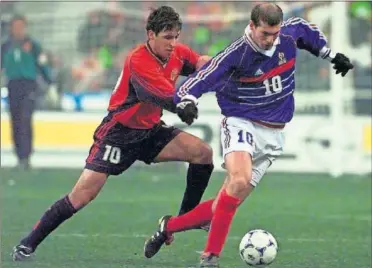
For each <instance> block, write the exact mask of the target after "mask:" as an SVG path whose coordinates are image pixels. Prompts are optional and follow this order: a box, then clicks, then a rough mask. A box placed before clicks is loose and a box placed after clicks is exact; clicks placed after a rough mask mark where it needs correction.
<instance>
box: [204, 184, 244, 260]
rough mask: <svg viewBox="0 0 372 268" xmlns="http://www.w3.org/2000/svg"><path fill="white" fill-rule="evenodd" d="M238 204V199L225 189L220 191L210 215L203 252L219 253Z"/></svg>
mask: <svg viewBox="0 0 372 268" xmlns="http://www.w3.org/2000/svg"><path fill="white" fill-rule="evenodd" d="M239 204H240V199H238V198H236V197H233V196H231V195H228V194H227V193H226V190H223V191H222V192H221V195H220V197H219V199H218V201H217V206H216V210H215V212H214V214H213V217H212V223H211V229H210V231H209V235H208V240H207V245H206V247H205V249H204V253H211V254H214V255H217V256H219V255H220V253H221V251H222V248H223V246H224V244H225V241H226V238H227V234H228V233H229V230H230V226H231V222H232V219H233V217H234V215H235V212H236V209H237V208H238V205H239Z"/></svg>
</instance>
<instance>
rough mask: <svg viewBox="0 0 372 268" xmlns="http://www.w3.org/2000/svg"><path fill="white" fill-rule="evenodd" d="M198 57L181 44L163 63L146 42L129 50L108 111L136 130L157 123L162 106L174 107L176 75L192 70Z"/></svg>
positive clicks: (189, 72)
mask: <svg viewBox="0 0 372 268" xmlns="http://www.w3.org/2000/svg"><path fill="white" fill-rule="evenodd" d="M198 58H199V54H197V53H196V52H194V51H193V50H192V49H191V48H189V47H188V46H186V45H183V44H177V45H176V47H175V49H174V50H173V52H172V54H171V56H170V57H169V59H168V61H167V62H166V63H163V62H162V61H161V60H160V59H159V58H158V57H157V56H156V55H155V54H154V53H153V52H152V51H151V48H150V47H149V46H148V45H147V44H143V45H139V46H138V47H137V48H135V49H134V50H132V51H131V52H130V53H129V55H128V56H127V57H126V60H125V63H124V68H123V70H122V72H121V74H120V77H119V79H118V82H117V84H116V86H115V89H114V91H113V93H112V96H111V99H110V104H109V108H108V110H109V111H110V112H112V113H113V118H114V120H115V121H117V122H120V123H121V124H123V125H125V126H127V127H130V128H136V129H149V128H152V127H153V126H154V125H155V124H158V123H159V122H160V117H161V114H162V109H163V108H165V109H167V105H168V106H170V105H171V106H174V107H175V105H174V103H173V95H174V94H175V83H176V80H177V78H178V76H179V75H184V76H187V75H190V74H191V73H193V72H194V71H195V69H196V63H197V61H198ZM171 109H173V108H170V109H169V110H171Z"/></svg>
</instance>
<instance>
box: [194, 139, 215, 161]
mask: <svg viewBox="0 0 372 268" xmlns="http://www.w3.org/2000/svg"><path fill="white" fill-rule="evenodd" d="M191 162H192V163H195V164H211V163H212V162H213V150H212V148H211V147H210V146H209V145H208V144H207V143H201V144H200V145H199V146H197V149H196V150H195V153H194V154H193V157H192V159H191Z"/></svg>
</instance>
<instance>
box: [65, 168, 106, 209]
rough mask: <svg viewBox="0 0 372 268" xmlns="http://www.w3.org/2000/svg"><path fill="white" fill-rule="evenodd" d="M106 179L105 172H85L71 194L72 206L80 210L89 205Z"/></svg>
mask: <svg viewBox="0 0 372 268" xmlns="http://www.w3.org/2000/svg"><path fill="white" fill-rule="evenodd" d="M106 179H107V177H106V175H104V174H96V173H89V172H88V173H83V174H82V175H81V177H80V179H79V181H78V182H77V184H76V185H75V187H74V188H73V189H72V191H71V193H70V194H69V198H70V201H71V204H72V206H73V207H74V208H75V209H76V210H79V209H81V208H83V207H84V206H86V205H88V204H89V203H90V202H91V201H93V200H94V199H95V198H96V197H97V195H98V193H99V192H100V190H101V189H102V187H103V185H104V183H105V181H106Z"/></svg>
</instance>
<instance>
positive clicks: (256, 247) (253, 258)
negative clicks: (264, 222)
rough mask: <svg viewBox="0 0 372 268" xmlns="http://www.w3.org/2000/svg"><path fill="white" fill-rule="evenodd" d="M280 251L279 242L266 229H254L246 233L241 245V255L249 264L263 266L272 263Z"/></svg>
mask: <svg viewBox="0 0 372 268" xmlns="http://www.w3.org/2000/svg"><path fill="white" fill-rule="evenodd" d="M277 252H278V243H277V242H276V239H275V238H274V236H273V235H272V234H270V233H269V232H267V231H265V230H260V229H257V230H252V231H249V232H248V233H246V234H245V235H244V237H243V238H242V240H241V242H240V245H239V255H240V257H241V258H242V260H243V261H244V262H245V263H246V264H248V265H249V266H254V267H263V266H266V265H269V264H270V263H272V262H273V261H274V259H275V257H276V254H277Z"/></svg>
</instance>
